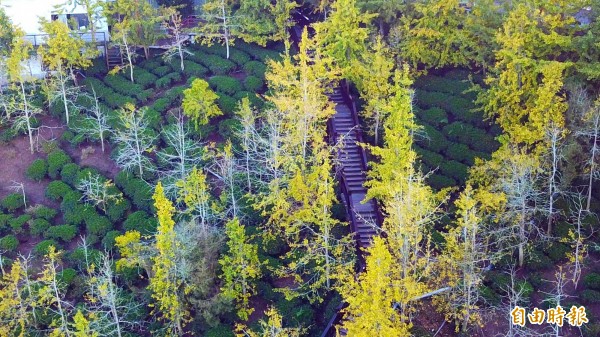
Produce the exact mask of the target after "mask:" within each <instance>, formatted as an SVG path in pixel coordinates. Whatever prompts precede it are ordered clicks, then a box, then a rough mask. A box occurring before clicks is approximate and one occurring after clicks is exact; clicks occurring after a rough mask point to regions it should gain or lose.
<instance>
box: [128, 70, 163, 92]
mask: <svg viewBox="0 0 600 337" xmlns="http://www.w3.org/2000/svg"><path fill="white" fill-rule="evenodd" d="M133 80H134V81H135V83H136V84H139V85H140V86H142V88H143V89H148V88H152V87H153V86H154V83H155V82H156V80H158V77H156V75H154V74H153V73H151V72H149V71H148V70H146V69H144V68H140V67H135V68H134V69H133Z"/></svg>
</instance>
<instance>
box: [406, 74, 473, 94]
mask: <svg viewBox="0 0 600 337" xmlns="http://www.w3.org/2000/svg"><path fill="white" fill-rule="evenodd" d="M464 75H465V74H464V73H459V72H453V73H451V75H450V76H448V75H445V76H444V77H439V76H435V75H424V76H421V77H419V78H418V79H417V80H416V81H415V82H414V87H415V88H417V89H421V90H425V91H430V92H442V93H446V94H450V95H453V96H465V91H467V90H469V89H471V83H470V82H469V81H468V76H467V77H466V78H463V77H462V76H464ZM467 75H468V71H467ZM466 95H467V98H469V99H471V100H475V99H476V94H475V93H468V94H466Z"/></svg>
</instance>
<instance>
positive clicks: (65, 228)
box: [44, 225, 78, 242]
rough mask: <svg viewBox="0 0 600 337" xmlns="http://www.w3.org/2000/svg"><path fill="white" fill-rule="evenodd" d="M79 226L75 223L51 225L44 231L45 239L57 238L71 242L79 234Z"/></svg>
mask: <svg viewBox="0 0 600 337" xmlns="http://www.w3.org/2000/svg"><path fill="white" fill-rule="evenodd" d="M77 232H78V230H77V227H76V226H73V225H58V226H51V227H50V228H48V230H46V232H45V233H44V238H45V239H57V240H62V241H63V242H69V241H71V240H73V238H74V237H75V236H76V235H77Z"/></svg>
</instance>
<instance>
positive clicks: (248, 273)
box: [219, 218, 261, 320]
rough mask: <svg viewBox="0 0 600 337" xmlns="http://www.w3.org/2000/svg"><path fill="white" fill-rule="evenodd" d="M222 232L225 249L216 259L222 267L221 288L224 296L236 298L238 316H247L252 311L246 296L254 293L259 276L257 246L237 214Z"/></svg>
mask: <svg viewBox="0 0 600 337" xmlns="http://www.w3.org/2000/svg"><path fill="white" fill-rule="evenodd" d="M225 235H226V236H227V238H228V241H227V247H228V249H227V253H226V254H224V255H223V256H222V257H221V259H220V260H219V264H220V265H221V270H222V271H223V275H222V276H221V278H222V280H223V285H222V286H221V291H222V292H223V296H224V297H225V298H227V299H229V300H233V301H235V303H236V306H237V308H238V312H237V313H238V316H239V318H241V319H242V320H247V319H248V316H249V315H250V314H251V313H252V312H253V311H254V309H253V308H251V307H250V305H249V303H248V300H249V299H250V297H251V296H252V295H254V294H255V292H256V289H255V288H256V287H255V283H256V280H257V279H258V278H259V277H260V276H261V263H260V261H259V259H258V247H257V246H256V245H255V244H253V243H251V242H250V239H251V238H250V237H248V236H247V235H246V229H245V227H244V226H243V225H242V224H240V221H239V220H238V219H237V218H234V219H233V220H231V221H229V222H228V223H227V225H225Z"/></svg>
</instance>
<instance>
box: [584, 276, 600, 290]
mask: <svg viewBox="0 0 600 337" xmlns="http://www.w3.org/2000/svg"><path fill="white" fill-rule="evenodd" d="M583 284H584V285H585V287H586V288H588V289H594V290H600V274H599V273H589V274H587V275H585V277H584V278H583Z"/></svg>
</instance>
